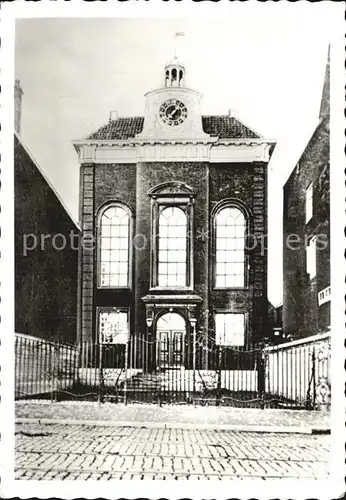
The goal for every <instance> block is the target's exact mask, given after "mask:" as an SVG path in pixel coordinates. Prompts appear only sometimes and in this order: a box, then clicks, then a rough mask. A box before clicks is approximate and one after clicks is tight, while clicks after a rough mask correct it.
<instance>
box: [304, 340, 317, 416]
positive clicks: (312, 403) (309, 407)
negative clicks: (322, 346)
mask: <svg viewBox="0 0 346 500" xmlns="http://www.w3.org/2000/svg"><path fill="white" fill-rule="evenodd" d="M315 382H316V381H315V345H314V344H313V346H312V353H311V377H310V380H309V386H308V391H307V394H306V402H305V407H306V409H307V410H312V409H313V408H314V406H315V393H316V390H315ZM311 384H312V386H313V397H312V399H311Z"/></svg>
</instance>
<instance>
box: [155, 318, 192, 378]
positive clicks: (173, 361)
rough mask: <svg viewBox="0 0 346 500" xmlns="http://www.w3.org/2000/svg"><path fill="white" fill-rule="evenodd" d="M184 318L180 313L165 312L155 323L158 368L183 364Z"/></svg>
mask: <svg viewBox="0 0 346 500" xmlns="http://www.w3.org/2000/svg"><path fill="white" fill-rule="evenodd" d="M185 333H186V326H185V320H184V318H183V317H182V316H180V314H177V313H166V314H164V315H163V316H161V317H160V318H159V319H158V321H157V325H156V339H157V360H158V365H159V367H160V368H180V367H181V366H182V365H183V364H184V350H185V349H184V347H185Z"/></svg>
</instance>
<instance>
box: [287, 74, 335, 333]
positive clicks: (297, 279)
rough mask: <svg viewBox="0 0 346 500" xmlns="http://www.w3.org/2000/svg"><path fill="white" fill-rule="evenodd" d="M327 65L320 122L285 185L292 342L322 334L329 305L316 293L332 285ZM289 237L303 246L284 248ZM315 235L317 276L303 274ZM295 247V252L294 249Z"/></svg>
mask: <svg viewBox="0 0 346 500" xmlns="http://www.w3.org/2000/svg"><path fill="white" fill-rule="evenodd" d="M329 182H330V181H329V66H328V67H327V72H326V81H325V85H324V90H323V98H322V105H321V114H320V123H319V125H318V126H317V128H316V130H315V132H314V134H313V136H312V138H311V140H310V142H309V144H308V145H307V147H306V149H305V151H304V153H303V155H302V157H301V158H300V160H299V162H298V165H297V166H296V167H295V169H294V170H293V172H292V174H291V176H290V178H289V179H288V181H287V182H286V184H285V186H284V231H283V238H284V241H283V248H284V250H283V266H284V299H283V329H284V333H285V334H290V335H292V336H293V337H294V338H299V337H305V336H309V335H313V334H316V333H318V332H319V331H326V329H327V328H328V327H329V326H330V301H327V302H324V303H323V304H321V305H319V303H318V293H319V292H321V291H322V290H324V289H325V288H326V287H329V286H330V208H329V207H330V188H329ZM310 183H312V186H313V202H312V206H313V209H312V217H311V219H310V220H309V221H306V200H305V197H306V189H307V187H308V186H309V185H310ZM290 234H296V235H298V236H299V238H300V241H301V243H299V244H297V243H293V245H292V248H289V245H287V238H289V235H290ZM313 236H316V276H315V277H313V278H312V279H311V277H310V275H309V274H308V273H307V262H306V260H307V256H306V245H307V244H308V243H309V242H310V241H311V238H312V237H313ZM293 248H296V249H293Z"/></svg>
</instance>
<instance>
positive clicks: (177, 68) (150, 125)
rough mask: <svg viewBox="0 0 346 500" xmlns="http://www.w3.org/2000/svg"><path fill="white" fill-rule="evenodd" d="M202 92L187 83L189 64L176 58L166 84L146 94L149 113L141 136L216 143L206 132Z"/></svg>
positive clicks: (171, 64) (165, 75)
mask: <svg viewBox="0 0 346 500" xmlns="http://www.w3.org/2000/svg"><path fill="white" fill-rule="evenodd" d="M201 98H202V95H201V94H200V93H199V92H196V91H195V90H192V89H189V88H188V87H186V86H185V67H184V65H183V64H182V63H181V62H179V60H178V58H177V57H174V58H173V59H172V61H171V62H169V63H168V64H167V65H166V66H165V71H164V86H163V87H161V88H159V89H156V90H153V91H151V92H148V93H147V94H146V95H145V116H144V126H143V130H142V132H141V133H140V134H139V135H138V136H137V139H139V140H143V141H147V140H155V141H157V140H159V141H167V140H168V141H169V140H179V139H184V142H196V141H197V142H204V143H207V142H213V139H212V138H211V137H210V135H208V134H206V133H205V132H204V131H203V126H202V115H201V109H200V100H201Z"/></svg>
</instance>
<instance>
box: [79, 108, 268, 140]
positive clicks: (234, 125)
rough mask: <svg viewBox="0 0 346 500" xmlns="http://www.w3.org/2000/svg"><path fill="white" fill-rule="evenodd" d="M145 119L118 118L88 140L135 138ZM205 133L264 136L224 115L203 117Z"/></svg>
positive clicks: (223, 136) (232, 135)
mask: <svg viewBox="0 0 346 500" xmlns="http://www.w3.org/2000/svg"><path fill="white" fill-rule="evenodd" d="M144 119H145V117H144V116H139V115H134V116H117V118H115V119H114V120H109V121H108V123H105V124H104V125H102V126H101V127H99V128H98V129H97V130H96V131H95V132H92V133H91V134H88V135H87V137H86V138H85V139H86V140H99V139H101V140H102V139H105V140H106V139H107V140H113V139H115V140H127V139H130V138H134V137H135V136H136V135H137V134H139V133H140V132H142V130H143V121H144ZM201 119H202V122H203V129H204V132H205V133H207V134H209V135H211V136H214V137H215V136H219V137H220V139H239V138H242V139H261V138H263V136H262V135H261V134H259V133H258V132H256V131H255V130H253V129H252V128H250V127H249V126H248V125H246V124H245V123H243V122H242V121H241V120H239V118H238V117H235V116H229V115H227V114H224V115H220V114H218V115H202V116H201Z"/></svg>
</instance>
